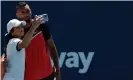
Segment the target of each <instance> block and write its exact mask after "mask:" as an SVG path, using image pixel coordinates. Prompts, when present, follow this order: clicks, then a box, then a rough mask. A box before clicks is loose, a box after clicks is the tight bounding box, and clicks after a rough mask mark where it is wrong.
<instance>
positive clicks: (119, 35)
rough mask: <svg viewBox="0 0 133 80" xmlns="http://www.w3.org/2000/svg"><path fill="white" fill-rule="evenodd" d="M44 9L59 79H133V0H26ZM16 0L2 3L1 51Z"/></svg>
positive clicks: (34, 7)
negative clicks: (60, 73) (55, 53)
mask: <svg viewBox="0 0 133 80" xmlns="http://www.w3.org/2000/svg"><path fill="white" fill-rule="evenodd" d="M28 4H29V5H30V7H31V9H32V12H33V16H34V15H36V14H37V15H40V14H43V13H47V14H48V16H49V21H48V23H47V24H48V25H49V28H50V31H51V33H52V35H53V38H54V41H55V44H56V46H57V49H58V52H59V62H60V67H61V72H62V80H133V42H132V41H133V2H130V1H128V2H125V1H123V2H120V1H119V2H117V1H115V2H113V1H112V2H110V1H108V2H104V1H101V2H97V1H95V2H92V1H83V2H81V1H74V2H73V1H67V2H66V1H62V2H60V1H49V2H48V1H47V2H46V1H43V2H41V1H40V2H39V1H35V2H33V1H32V2H31V1H29V2H28ZM15 5H16V2H15V1H11V2H2V3H1V8H2V9H1V20H2V22H1V24H2V25H1V27H2V33H1V34H2V51H3V46H4V45H5V37H4V35H5V33H6V24H7V22H8V21H9V20H11V19H13V18H16V13H15V12H16V10H15Z"/></svg>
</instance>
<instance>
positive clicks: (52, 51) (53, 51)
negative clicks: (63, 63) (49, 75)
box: [50, 45, 59, 69]
mask: <svg viewBox="0 0 133 80" xmlns="http://www.w3.org/2000/svg"><path fill="white" fill-rule="evenodd" d="M50 54H51V58H52V59H53V62H54V67H56V68H58V69H59V60H58V52H57V49H56V46H55V45H53V47H52V48H51V49H50Z"/></svg>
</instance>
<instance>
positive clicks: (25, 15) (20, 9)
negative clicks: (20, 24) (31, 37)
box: [16, 2, 32, 21]
mask: <svg viewBox="0 0 133 80" xmlns="http://www.w3.org/2000/svg"><path fill="white" fill-rule="evenodd" d="M16 16H17V18H18V19H20V20H25V21H29V20H30V19H31V16H32V12H31V9H30V7H29V5H28V4H27V3H26V2H18V3H17V5H16Z"/></svg>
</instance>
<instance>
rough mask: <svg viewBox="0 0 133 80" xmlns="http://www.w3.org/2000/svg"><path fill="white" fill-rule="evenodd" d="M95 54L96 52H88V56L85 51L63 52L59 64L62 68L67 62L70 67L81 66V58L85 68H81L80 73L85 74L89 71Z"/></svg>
mask: <svg viewBox="0 0 133 80" xmlns="http://www.w3.org/2000/svg"><path fill="white" fill-rule="evenodd" d="M93 56H94V52H88V55H87V57H86V56H85V53H84V52H61V54H60V57H59V65H60V67H61V68H62V66H63V64H65V66H66V67H68V68H79V60H81V62H82V65H83V68H79V73H80V74H84V73H86V72H87V71H88V69H89V67H90V64H91V62H92V59H93ZM51 61H52V60H51ZM52 65H53V61H52Z"/></svg>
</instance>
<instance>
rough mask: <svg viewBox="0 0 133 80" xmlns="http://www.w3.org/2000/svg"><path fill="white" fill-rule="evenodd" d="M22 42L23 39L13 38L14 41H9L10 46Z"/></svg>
mask: <svg viewBox="0 0 133 80" xmlns="http://www.w3.org/2000/svg"><path fill="white" fill-rule="evenodd" d="M20 41H21V39H19V38H13V39H10V40H9V43H8V44H16V43H18V42H20Z"/></svg>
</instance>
